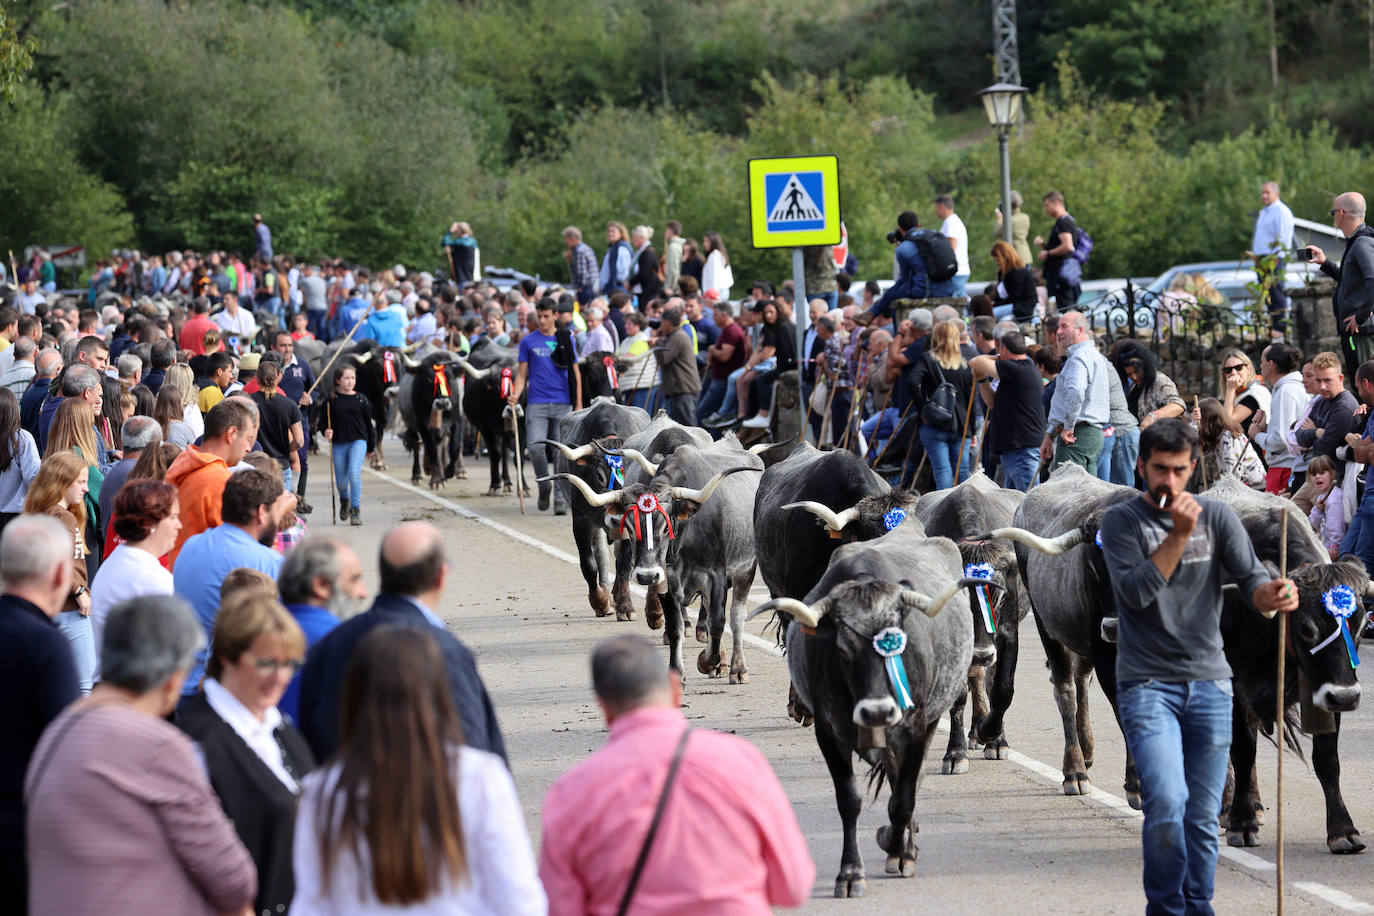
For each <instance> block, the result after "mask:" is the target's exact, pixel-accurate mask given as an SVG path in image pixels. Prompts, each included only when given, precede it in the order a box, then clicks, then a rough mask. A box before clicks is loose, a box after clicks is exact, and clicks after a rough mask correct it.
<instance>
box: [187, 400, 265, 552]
mask: <svg viewBox="0 0 1374 916" xmlns="http://www.w3.org/2000/svg"><path fill="white" fill-rule="evenodd" d="M257 436H258V411H257V408H256V407H255V406H254V404H253V402H252V401H250V400H248V399H246V398H238V397H233V398H226V399H224V400H223V401H220V402H219V403H218V404H216V405H215V406H214V408H212V409H211V410H210V412H209V413H207V414H206V415H205V437H204V438H203V439H202V440H201V445H200V446H199V447H197V446H194V445H188V446H187V447H186V450H185V451H183V452H182V453H181V454H180V455H178V456H177V457H176V460H175V461H173V462H172V466H171V467H169V468H168V469H167V478H166V479H167V482H168V483H170V484H171V485H172V486H174V487H176V488H177V500H178V502H179V503H180V504H181V531H180V533H179V534H178V535H177V542H176V544H175V545H174V546H173V547H172V550H171V553H170V554H169V555H168V559H169V560H170V562H171V563H172V565H173V566H175V565H176V560H177V554H179V553H181V545H182V544H184V543H186V539H187V538H189V537H191V536H192V535H195V534H200V533H201V532H202V531H205V530H206V529H208V528H214V527H217V526H218V525H219V523H220V507H221V505H222V500H223V498H224V485H225V484H226V483H227V482H228V481H229V474H230V468H232V467H233V466H234V465H236V464H238V463H239V462H240V461H242V460H243V456H244V455H246V454H247V453H248V451H249V450H250V449H252V447H253V442H254V441H255V440H256V439H257Z"/></svg>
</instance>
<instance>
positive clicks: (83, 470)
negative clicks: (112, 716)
mask: <svg viewBox="0 0 1374 916" xmlns="http://www.w3.org/2000/svg"><path fill="white" fill-rule="evenodd" d="M71 400H72V399H71V398H68V399H67V401H66V402H64V403H69V402H70V401H71ZM82 403H84V402H82ZM86 410H87V411H89V410H90V407H89V406H88V407H87V408H86ZM54 422H56V421H54ZM49 448H50V449H51V446H50V447H49ZM88 471H89V468H88V466H87V465H86V461H85V459H84V458H82V457H80V456H79V455H77V454H76V453H75V452H71V451H57V452H53V451H51V450H50V451H49V454H48V457H46V458H44V459H43V463H42V465H40V466H39V468H38V474H37V475H36V476H35V477H34V478H33V483H32V484H30V485H29V494H28V496H27V497H25V499H24V512H25V514H28V515H51V516H52V517H53V518H55V519H57V520H58V521H59V522H61V523H62V527H63V528H66V529H67V530H68V531H70V532H71V534H72V554H71V558H72V585H71V591H70V592H68V594H67V600H66V602H65V603H64V604H63V605H62V610H61V612H60V613H58V615H57V626H58V628H59V629H61V630H62V635H63V636H65V637H67V643H68V644H69V645H70V646H71V648H72V658H73V659H74V660H75V662H76V677H77V683H78V684H79V685H80V687H81V692H82V693H83V694H87V693H90V692H91V686H92V684H93V683H94V681H95V655H96V647H95V634H94V632H93V631H92V629H91V595H90V591H89V590H88V589H87V587H86V585H87V583H88V582H89V581H90V579H89V577H88V575H87V572H86V544H87V541H86V527H87V526H86V507H85V505H84V501H85V496H86V478H87V473H88Z"/></svg>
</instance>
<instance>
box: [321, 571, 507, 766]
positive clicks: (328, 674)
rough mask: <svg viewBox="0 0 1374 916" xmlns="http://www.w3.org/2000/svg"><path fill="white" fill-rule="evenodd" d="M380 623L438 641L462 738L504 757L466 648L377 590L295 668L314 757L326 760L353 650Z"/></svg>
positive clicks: (402, 600)
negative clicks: (368, 604)
mask: <svg viewBox="0 0 1374 916" xmlns="http://www.w3.org/2000/svg"><path fill="white" fill-rule="evenodd" d="M384 624H385V625H392V626H408V627H416V628H418V629H421V630H424V631H425V632H427V633H430V634H432V635H433V636H434V638H435V639H437V640H438V641H439V650H440V651H441V652H442V653H443V656H444V669H445V671H446V672H447V674H448V684H449V691H450V692H451V693H452V695H453V705H454V706H456V707H457V709H458V719H459V721H460V723H461V724H462V726H463V740H464V742H465V743H467V744H468V745H469V746H471V747H475V748H478V749H480V750H484V751H491V752H492V753H493V754H498V755H500V757H501V759H503V760H504V759H505V758H506V744H505V741H504V740H503V739H502V737H501V727H500V725H498V724H497V722H496V708H495V707H494V706H492V703H491V697H490V696H488V695H487V687H486V685H485V684H483V683H482V678H481V676H480V675H479V674H478V673H477V661H476V660H475V659H474V658H473V657H472V652H471V651H470V650H469V649H468V647H467V646H465V645H463V644H462V643H461V642H459V640H458V637H456V636H454V635H453V634H452V633H450V632H448V631H447V630H441V629H439V628H437V627H435V626H432V625H431V624H430V623H429V621H427V620H425V617H424V615H423V614H421V613H420V609H419V608H417V607H416V606H415V605H414V604H412V603H411V602H410V601H408V600H407V599H405V598H402V597H400V596H398V595H378V596H377V600H376V601H374V602H373V603H372V607H371V608H369V609H368V611H367V612H366V613H364V614H359V615H358V616H357V617H354V618H352V619H351V620H345V621H344V622H343V623H341V624H339V625H338V626H337V627H335V628H334V630H333V631H332V632H331V633H330V634H329V635H328V636H326V637H325V638H324V639H322V640H320V641H319V642H317V643H316V644H315V645H314V646H312V647H311V649H310V654H309V655H308V656H306V661H305V668H304V670H302V672H301V704H300V728H301V732H302V733H303V734H304V735H305V740H307V741H309V742H310V748H311V750H313V751H314V752H315V758H316V759H317V760H322V761H323V760H328V759H329V758H330V757H332V756H333V754H334V750H335V748H336V747H337V746H338V743H339V700H340V698H341V697H342V694H343V684H344V674H345V672H346V671H347V670H348V661H349V659H350V658H351V657H352V655H353V650H354V649H355V648H356V647H357V645H358V643H359V642H361V641H362V638H363V637H364V636H366V635H367V634H368V633H370V632H371V631H372V630H373V629H374V628H375V627H379V626H382V625H384Z"/></svg>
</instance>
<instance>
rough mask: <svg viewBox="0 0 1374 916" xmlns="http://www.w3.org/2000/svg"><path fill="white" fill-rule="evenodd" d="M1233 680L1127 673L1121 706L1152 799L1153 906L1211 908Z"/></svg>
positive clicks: (1148, 849)
mask: <svg viewBox="0 0 1374 916" xmlns="http://www.w3.org/2000/svg"><path fill="white" fill-rule="evenodd" d="M1231 696H1232V691H1231V681H1230V679H1229V678H1228V679H1224V680H1218V681H1183V682H1180V683H1164V682H1162V681H1156V680H1148V681H1125V682H1122V683H1121V684H1119V685H1118V686H1117V692H1116V700H1117V709H1118V710H1119V711H1120V713H1121V729H1122V731H1123V732H1124V733H1125V735H1126V744H1127V745H1128V746H1129V747H1130V749H1131V753H1132V754H1133V755H1134V756H1135V765H1136V769H1137V770H1138V771H1139V773H1140V795H1141V800H1142V802H1143V803H1144V805H1143V806H1144V812H1145V826H1144V827H1143V828H1142V829H1141V843H1142V846H1143V847H1144V860H1145V868H1144V882H1145V899H1146V901H1147V902H1146V907H1145V912H1146V913H1147V914H1156V913H1157V914H1171V916H1172V914H1180V916H1182V914H1211V913H1212V904H1211V900H1212V889H1213V884H1214V881H1215V879H1216V871H1217V815H1218V813H1219V812H1220V811H1221V792H1222V789H1223V788H1224V787H1225V785H1226V759H1227V756H1228V754H1229V752H1230V749H1231Z"/></svg>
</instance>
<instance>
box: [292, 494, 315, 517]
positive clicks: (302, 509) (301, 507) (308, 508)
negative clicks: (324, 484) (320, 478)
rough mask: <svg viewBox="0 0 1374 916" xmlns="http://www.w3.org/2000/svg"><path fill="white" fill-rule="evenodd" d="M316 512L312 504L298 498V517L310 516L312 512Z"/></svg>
mask: <svg viewBox="0 0 1374 916" xmlns="http://www.w3.org/2000/svg"><path fill="white" fill-rule="evenodd" d="M314 511H315V507H314V506H312V505H310V503H308V502H306V501H305V500H304V499H301V498H300V497H297V498H296V514H297V515H309V514H310V513H311V512H314Z"/></svg>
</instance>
